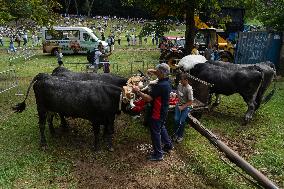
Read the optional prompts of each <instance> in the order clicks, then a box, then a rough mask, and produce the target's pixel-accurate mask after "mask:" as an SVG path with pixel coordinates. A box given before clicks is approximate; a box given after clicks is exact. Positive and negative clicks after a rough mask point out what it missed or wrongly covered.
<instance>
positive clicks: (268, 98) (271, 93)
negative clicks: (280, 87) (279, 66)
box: [261, 71, 277, 104]
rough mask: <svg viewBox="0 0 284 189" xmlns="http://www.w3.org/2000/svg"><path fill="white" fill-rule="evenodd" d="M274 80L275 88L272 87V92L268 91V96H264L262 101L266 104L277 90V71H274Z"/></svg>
mask: <svg viewBox="0 0 284 189" xmlns="http://www.w3.org/2000/svg"><path fill="white" fill-rule="evenodd" d="M273 80H274V84H273V89H272V91H270V93H268V95H267V96H266V97H264V98H263V99H262V101H261V103H263V104H266V103H267V102H268V101H269V100H270V99H271V98H272V97H273V95H274V94H275V91H276V82H277V79H276V71H275V72H274V75H273Z"/></svg>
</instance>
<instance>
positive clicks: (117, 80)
mask: <svg viewBox="0 0 284 189" xmlns="http://www.w3.org/2000/svg"><path fill="white" fill-rule="evenodd" d="M51 75H53V76H57V77H65V78H67V79H69V80H76V81H87V80H100V81H104V82H106V83H110V84H112V85H115V86H118V87H123V86H125V85H126V82H127V78H123V77H120V76H118V75H114V74H111V73H102V74H97V73H86V72H72V71H70V70H68V69H67V68H65V67H62V66H59V67H57V68H55V69H54V70H53V71H52V74H51Z"/></svg>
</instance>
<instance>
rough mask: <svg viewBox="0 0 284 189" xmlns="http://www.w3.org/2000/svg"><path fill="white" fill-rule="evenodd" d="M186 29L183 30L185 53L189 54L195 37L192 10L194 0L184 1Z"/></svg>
mask: <svg viewBox="0 0 284 189" xmlns="http://www.w3.org/2000/svg"><path fill="white" fill-rule="evenodd" d="M185 7H186V10H185V14H186V18H185V22H186V30H185V55H189V54H190V53H191V50H192V49H193V45H194V38H195V22H194V10H195V7H196V0H191V1H190V0H187V1H186V6H185Z"/></svg>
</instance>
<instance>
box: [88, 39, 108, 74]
mask: <svg viewBox="0 0 284 189" xmlns="http://www.w3.org/2000/svg"><path fill="white" fill-rule="evenodd" d="M94 51H95V53H94V57H93V61H92V64H93V66H94V72H95V73H97V72H98V69H99V64H100V58H104V57H108V56H110V55H111V52H109V53H106V54H104V53H103V45H102V44H99V45H98V48H97V49H95V50H94Z"/></svg>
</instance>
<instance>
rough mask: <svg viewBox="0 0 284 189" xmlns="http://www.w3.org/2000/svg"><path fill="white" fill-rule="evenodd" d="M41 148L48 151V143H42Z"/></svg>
mask: <svg viewBox="0 0 284 189" xmlns="http://www.w3.org/2000/svg"><path fill="white" fill-rule="evenodd" d="M40 149H41V150H43V151H46V150H48V146H47V145H46V144H41V145H40Z"/></svg>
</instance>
